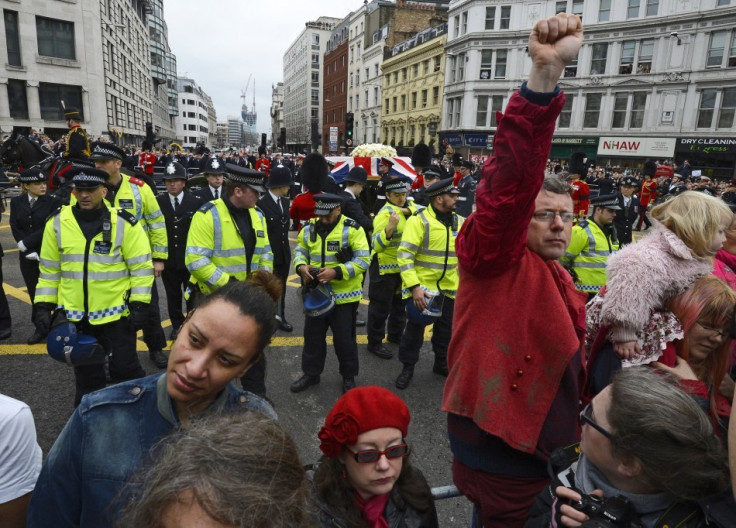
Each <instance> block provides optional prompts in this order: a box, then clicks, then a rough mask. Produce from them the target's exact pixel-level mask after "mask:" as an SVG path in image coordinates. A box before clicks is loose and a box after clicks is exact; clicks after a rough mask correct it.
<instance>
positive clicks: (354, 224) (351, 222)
mask: <svg viewBox="0 0 736 528" xmlns="http://www.w3.org/2000/svg"><path fill="white" fill-rule="evenodd" d="M345 225H346V226H349V227H355V228H358V227H360V226H359V225H358V222H356V221H355V220H353V219H352V218H348V217H347V216H346V217H345Z"/></svg>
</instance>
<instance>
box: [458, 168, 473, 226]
mask: <svg viewBox="0 0 736 528" xmlns="http://www.w3.org/2000/svg"><path fill="white" fill-rule="evenodd" d="M474 168H475V167H474V166H473V162H472V161H467V160H465V161H462V162H461V164H460V174H461V177H460V182H459V183H458V184H457V190H458V193H459V194H458V197H457V207H456V208H455V212H456V213H457V214H459V215H460V216H462V217H465V218H467V217H469V216H470V213H472V212H473V204H474V203H475V187H476V186H477V185H478V180H476V178H475V175H474V174H473V169H474Z"/></svg>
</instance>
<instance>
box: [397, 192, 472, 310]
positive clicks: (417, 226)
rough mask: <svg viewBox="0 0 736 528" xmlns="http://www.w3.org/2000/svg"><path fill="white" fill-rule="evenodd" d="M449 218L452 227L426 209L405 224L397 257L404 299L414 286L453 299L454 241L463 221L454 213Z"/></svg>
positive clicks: (430, 208)
mask: <svg viewBox="0 0 736 528" xmlns="http://www.w3.org/2000/svg"><path fill="white" fill-rule="evenodd" d="M452 216H453V224H456V225H454V226H450V227H448V226H445V225H444V224H443V223H442V222H440V221H439V220H437V216H436V214H435V212H434V209H433V208H432V206H429V207H427V208H425V209H422V210H421V211H419V212H418V213H416V214H415V215H414V216H412V217H411V218H409V220H407V221H406V227H405V228H404V234H403V235H402V237H401V244H399V251H398V253H397V261H398V263H399V270H401V282H402V284H403V288H404V291H403V295H404V298H407V297H410V296H411V292H410V291H409V288H410V287H412V286H414V285H416V284H419V285H420V286H421V288H422V289H423V290H425V291H427V292H428V293H431V294H433V295H437V294H439V293H440V290H442V293H443V294H444V295H446V296H447V297H450V298H451V299H454V298H455V295H456V294H457V280H458V275H457V255H455V239H456V238H457V234H458V232H459V231H460V227H461V226H462V224H463V220H464V219H463V217H462V216H460V215H457V214H455V213H452ZM453 227H454V229H453ZM437 281H439V289H438V285H437Z"/></svg>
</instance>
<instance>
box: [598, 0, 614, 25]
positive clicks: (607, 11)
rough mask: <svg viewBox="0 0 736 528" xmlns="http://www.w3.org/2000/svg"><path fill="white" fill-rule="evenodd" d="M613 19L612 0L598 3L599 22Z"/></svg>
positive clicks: (603, 0) (602, 0)
mask: <svg viewBox="0 0 736 528" xmlns="http://www.w3.org/2000/svg"><path fill="white" fill-rule="evenodd" d="M609 20H611V0H601V3H600V4H599V5H598V22H608V21H609Z"/></svg>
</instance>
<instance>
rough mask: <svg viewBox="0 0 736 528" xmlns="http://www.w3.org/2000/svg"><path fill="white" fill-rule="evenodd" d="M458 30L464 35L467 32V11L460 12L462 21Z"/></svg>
mask: <svg viewBox="0 0 736 528" xmlns="http://www.w3.org/2000/svg"><path fill="white" fill-rule="evenodd" d="M460 31H461V34H462V35H465V33H467V32H468V12H467V11H465V12H464V13H463V14H462V22H461V25H460Z"/></svg>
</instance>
